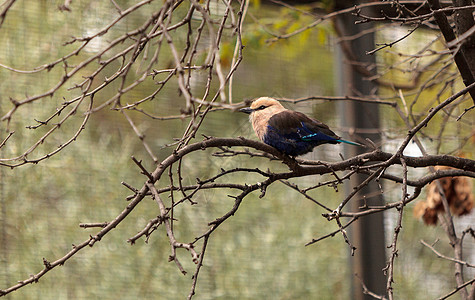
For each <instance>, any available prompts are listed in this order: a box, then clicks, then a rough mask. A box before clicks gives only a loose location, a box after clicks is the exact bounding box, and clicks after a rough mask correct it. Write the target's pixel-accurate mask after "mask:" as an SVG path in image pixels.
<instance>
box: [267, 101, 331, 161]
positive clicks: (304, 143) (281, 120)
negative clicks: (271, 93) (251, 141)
mask: <svg viewBox="0 0 475 300" xmlns="http://www.w3.org/2000/svg"><path fill="white" fill-rule="evenodd" d="M339 138H340V137H339V136H337V135H336V134H335V133H334V132H333V131H331V130H330V129H329V128H328V126H327V125H325V124H323V123H322V122H320V121H317V120H314V119H310V118H309V117H307V116H306V115H304V114H303V113H300V112H295V111H290V110H286V111H283V112H280V113H278V114H275V115H274V116H272V117H271V118H270V119H269V122H268V125H267V132H266V134H265V136H264V142H265V143H266V144H269V145H271V146H273V147H274V148H276V149H278V150H279V151H281V152H284V153H286V154H288V155H291V156H297V155H302V154H305V153H308V152H310V151H312V149H313V148H314V147H315V146H318V145H321V144H325V143H332V144H337V143H339V142H340V141H339Z"/></svg>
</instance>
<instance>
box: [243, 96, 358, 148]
mask: <svg viewBox="0 0 475 300" xmlns="http://www.w3.org/2000/svg"><path fill="white" fill-rule="evenodd" d="M240 111H241V112H244V113H247V114H249V115H250V116H249V119H250V121H251V123H252V127H253V129H254V131H255V132H256V134H257V136H258V137H259V139H260V140H261V141H263V142H264V143H266V144H267V145H270V146H272V147H274V148H276V149H277V150H279V151H280V152H282V153H285V154H287V155H289V156H294V157H295V156H299V155H303V154H305V153H308V152H311V151H312V150H313V148H315V147H316V146H318V145H321V144H339V143H346V144H350V145H355V146H363V145H362V144H359V143H355V142H350V141H345V140H343V139H341V138H340V137H339V136H338V135H336V134H335V133H334V132H333V131H331V130H330V128H328V126H327V125H325V124H324V123H322V122H320V121H318V120H315V119H312V118H309V117H307V116H306V115H305V114H303V113H301V112H298V111H293V110H289V109H286V108H284V107H283V106H282V104H280V103H279V102H278V101H277V100H275V99H272V98H269V97H261V98H258V99H257V100H255V101H253V102H252V103H251V106H250V107H247V108H242V109H240Z"/></svg>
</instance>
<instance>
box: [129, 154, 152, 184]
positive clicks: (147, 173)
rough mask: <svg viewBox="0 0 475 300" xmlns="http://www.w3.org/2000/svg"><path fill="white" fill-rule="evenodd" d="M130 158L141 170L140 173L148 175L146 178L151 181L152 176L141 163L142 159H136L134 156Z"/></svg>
mask: <svg viewBox="0 0 475 300" xmlns="http://www.w3.org/2000/svg"><path fill="white" fill-rule="evenodd" d="M131 158H132V160H133V161H134V163H135V164H136V165H137V166H138V167H139V168H140V169H141V170H142V174H144V175H145V176H147V177H148V179H149V180H150V182H153V181H154V180H153V176H152V174H150V173H149V172H148V171H147V170H146V169H145V167H144V166H143V165H142V161H138V160H137V159H136V158H135V157H134V156H131Z"/></svg>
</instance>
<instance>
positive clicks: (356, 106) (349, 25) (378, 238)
mask: <svg viewBox="0 0 475 300" xmlns="http://www.w3.org/2000/svg"><path fill="white" fill-rule="evenodd" d="M342 2H346V3H344V4H345V7H350V6H354V5H355V4H356V3H355V2H354V1H342ZM339 4H342V3H339ZM339 8H342V7H339ZM335 22H336V23H335V26H336V27H337V30H339V31H340V32H341V34H342V35H344V36H357V34H359V33H362V32H366V31H367V30H368V31H369V32H370V33H366V34H363V35H361V36H360V37H358V38H356V39H353V40H351V42H346V44H345V45H342V44H341V43H340V47H339V49H338V50H337V51H336V52H337V55H336V59H335V62H336V68H337V72H336V75H337V77H338V78H337V80H336V81H337V82H338V89H337V90H338V93H340V94H341V95H346V96H351V95H353V96H362V95H371V94H374V92H375V89H376V86H375V85H374V84H373V83H372V82H371V81H369V80H367V78H365V77H367V76H365V75H367V74H362V72H361V71H360V72H358V70H356V69H357V68H355V67H354V66H355V64H354V63H358V64H359V63H363V64H373V65H375V57H374V56H368V55H366V53H365V51H368V50H372V49H373V46H374V45H375V43H374V34H373V33H371V26H372V25H371V24H370V23H366V24H360V25H355V23H354V22H355V19H354V18H353V17H352V16H349V15H345V16H341V17H338V18H337V19H336V21H335ZM342 47H346V49H343V48H342ZM348 50H350V52H348ZM346 53H351V54H352V57H349V56H348V55H345V54H346ZM360 66H361V65H360ZM339 109H340V116H341V124H342V126H343V127H344V128H348V129H349V132H350V135H351V136H350V137H352V138H353V139H354V140H355V141H361V140H364V139H366V138H369V139H371V140H372V141H373V142H374V143H375V144H377V145H380V143H381V135H380V124H379V118H380V117H379V107H378V105H377V104H371V103H357V102H354V101H344V102H342V103H341V104H340V107H339ZM363 152H365V149H363V148H358V147H347V146H345V151H344V155H345V157H352V156H355V155H358V154H361V153H363ZM366 177H367V176H366V175H363V174H356V175H354V176H352V179H351V181H350V183H349V184H347V185H346V189H347V191H350V190H351V189H352V188H353V187H355V186H358V184H360V183H361V182H362V181H363V180H364V179H365V178H366ZM383 203H384V201H383V197H382V195H381V193H380V188H379V186H378V185H377V184H376V183H374V182H372V183H371V184H369V185H368V186H366V187H364V188H363V189H362V190H361V191H360V192H359V193H358V194H357V195H355V197H354V198H353V199H352V200H351V201H350V203H349V210H351V211H359V210H362V209H365V207H367V206H372V205H383ZM349 234H350V239H351V242H352V243H353V245H354V246H355V247H356V248H357V249H356V251H355V254H354V256H353V257H350V264H351V268H352V296H351V299H355V300H363V299H364V300H366V299H368V300H369V299H374V298H372V297H371V296H369V295H365V294H364V293H363V288H362V283H364V284H365V285H366V287H367V288H368V289H369V290H370V291H371V292H374V293H377V294H379V295H385V294H386V279H385V276H384V274H383V268H384V267H385V266H386V255H385V249H386V247H385V238H384V216H383V214H382V213H379V214H372V215H369V216H366V217H363V218H360V219H359V220H358V221H356V222H355V223H354V224H353V225H352V226H351V229H350V230H349Z"/></svg>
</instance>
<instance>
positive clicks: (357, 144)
mask: <svg viewBox="0 0 475 300" xmlns="http://www.w3.org/2000/svg"><path fill="white" fill-rule="evenodd" d="M336 141H337V142H341V143H345V144H350V145H353V146H361V147H366V146H365V145H363V144H360V143H357V142H350V141H346V140H342V139H339V140H336Z"/></svg>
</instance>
